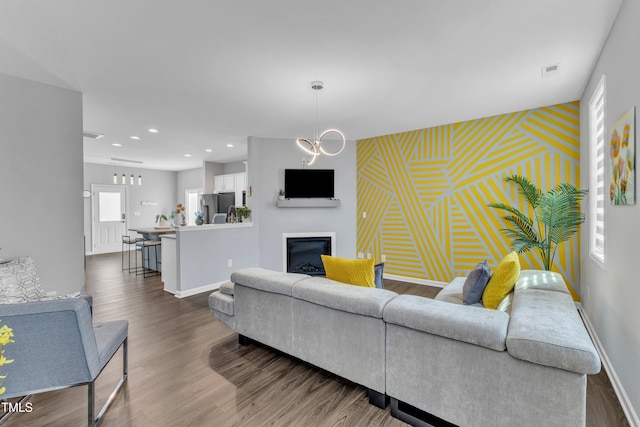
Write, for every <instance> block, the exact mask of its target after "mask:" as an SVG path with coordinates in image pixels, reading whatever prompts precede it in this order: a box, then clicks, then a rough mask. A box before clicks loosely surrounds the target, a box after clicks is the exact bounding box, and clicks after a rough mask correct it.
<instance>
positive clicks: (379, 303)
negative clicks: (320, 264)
mask: <svg viewBox="0 0 640 427" xmlns="http://www.w3.org/2000/svg"><path fill="white" fill-rule="evenodd" d="M396 296H398V294H397V293H395V292H392V291H388V290H385V289H376V288H365V287H362V286H345V285H344V284H343V283H339V282H336V281H333V280H330V279H325V278H322V277H314V278H310V279H305V280H302V281H300V282H298V283H296V285H295V286H294V287H293V297H294V298H297V299H300V300H304V301H307V302H311V303H314V304H318V305H322V306H325V307H328V308H333V309H335V310H340V311H345V312H347V313H354V314H361V315H364V316H370V317H377V318H382V310H383V309H384V306H385V305H386V304H387V303H388V302H389V301H391V300H392V299H393V298H395V297H396Z"/></svg>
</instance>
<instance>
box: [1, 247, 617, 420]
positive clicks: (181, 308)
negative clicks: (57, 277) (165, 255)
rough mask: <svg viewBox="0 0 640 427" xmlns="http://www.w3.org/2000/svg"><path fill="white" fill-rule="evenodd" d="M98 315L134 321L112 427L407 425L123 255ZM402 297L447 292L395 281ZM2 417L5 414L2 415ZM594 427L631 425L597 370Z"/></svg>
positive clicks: (95, 264) (95, 266) (37, 401)
mask: <svg viewBox="0 0 640 427" xmlns="http://www.w3.org/2000/svg"><path fill="white" fill-rule="evenodd" d="M86 283H87V291H88V292H89V293H91V294H92V295H93V296H94V320H95V321H96V322H101V321H106V320H112V319H128V320H129V380H128V381H127V383H126V385H125V387H124V388H123V390H121V392H120V394H119V395H118V396H117V397H116V399H115V401H114V403H113V405H112V407H111V408H110V409H109V410H108V411H107V413H106V415H105V418H104V421H103V423H102V424H101V425H102V426H104V427H108V426H118V427H121V426H142V427H147V426H266V425H270V426H389V427H392V426H404V425H405V424H404V423H402V422H400V421H398V420H396V419H394V418H392V417H391V415H390V412H389V408H387V409H386V410H381V409H379V408H377V407H374V406H372V405H369V403H368V400H367V396H366V391H365V389H364V388H362V387H360V386H358V385H355V384H352V383H349V382H347V381H345V380H342V379H340V378H337V377H335V376H333V375H331V374H329V373H326V372H324V371H322V370H319V369H317V368H314V367H312V366H309V365H307V364H304V363H302V362H299V361H297V360H294V359H292V358H290V357H288V356H286V355H283V354H280V353H277V352H275V351H273V350H270V349H268V348H265V347H262V346H259V345H250V346H248V347H241V346H239V345H238V343H237V335H236V334H235V333H233V332H232V331H231V330H230V329H229V328H227V327H226V326H225V325H223V324H221V323H220V322H218V321H216V320H215V319H214V318H213V317H212V316H211V314H210V312H209V308H208V300H207V297H208V293H206V294H200V295H196V296H193V297H189V298H184V299H178V298H175V297H173V296H172V295H170V294H168V293H166V292H164V291H163V290H162V283H161V281H160V279H159V277H155V278H147V279H143V278H142V276H135V275H133V274H129V273H127V272H122V271H121V270H120V255H119V254H110V255H97V256H92V257H88V259H87V272H86ZM385 287H387V288H388V289H392V290H394V291H396V292H399V293H413V294H419V295H423V296H427V297H433V296H434V295H435V294H436V293H437V292H438V289H437V288H430V287H427V286H421V285H412V284H407V283H402V282H396V281H385ZM121 357H122V355H121V352H118V353H117V354H116V356H115V358H114V359H113V360H112V361H111V363H110V364H109V365H108V366H107V368H106V369H105V371H104V372H103V373H102V375H101V376H100V377H99V379H98V387H97V392H98V401H97V403H96V406H97V407H98V408H99V407H100V406H101V405H102V402H104V401H105V400H106V399H107V397H108V395H109V393H110V392H111V390H112V388H113V386H114V385H115V383H116V382H117V379H118V377H119V373H120V368H121V361H122V359H121ZM86 396H87V387H84V386H83V387H75V388H73V389H68V390H60V391H54V392H49V393H42V394H39V395H35V396H33V397H32V399H31V403H32V405H33V411H32V412H30V413H22V414H14V415H13V416H12V417H11V418H10V419H9V421H8V422H7V423H5V424H4V426H3V427H5V426H7V427H14V426H20V427H29V426H45V425H46V426H65V427H66V426H84V425H86V408H87V407H86ZM0 413H1V412H0ZM587 418H588V422H587V425H588V426H590V427H591V426H593V427H601V426H627V425H629V424H628V423H627V421H626V419H625V418H624V414H623V412H622V409H621V407H620V405H619V403H618V401H617V399H616V397H615V394H614V393H613V390H612V388H611V384H610V383H609V380H608V378H607V376H606V374H605V373H604V371H603V372H601V373H600V374H599V375H595V376H591V377H590V378H589V381H588V397H587Z"/></svg>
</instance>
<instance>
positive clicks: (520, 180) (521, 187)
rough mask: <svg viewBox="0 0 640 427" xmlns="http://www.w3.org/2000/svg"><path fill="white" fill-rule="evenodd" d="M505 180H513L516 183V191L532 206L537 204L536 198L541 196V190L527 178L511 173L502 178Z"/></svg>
mask: <svg viewBox="0 0 640 427" xmlns="http://www.w3.org/2000/svg"><path fill="white" fill-rule="evenodd" d="M504 180H505V181H506V182H513V183H515V184H516V185H517V187H516V188H517V189H518V193H520V195H522V196H523V197H524V198H525V200H526V201H527V202H529V204H530V205H531V206H533V207H534V208H535V207H536V206H538V200H539V199H540V197H541V196H542V190H540V189H539V188H538V187H536V186H535V185H533V183H532V182H531V181H529V179H528V178H526V177H524V176H521V175H511V176H508V177H506V178H505V179H504Z"/></svg>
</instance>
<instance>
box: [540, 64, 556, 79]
mask: <svg viewBox="0 0 640 427" xmlns="http://www.w3.org/2000/svg"><path fill="white" fill-rule="evenodd" d="M559 73H560V64H553V65H547V66H546V67H542V78H543V79H546V78H549V77H553V76H557V75H558V74H559Z"/></svg>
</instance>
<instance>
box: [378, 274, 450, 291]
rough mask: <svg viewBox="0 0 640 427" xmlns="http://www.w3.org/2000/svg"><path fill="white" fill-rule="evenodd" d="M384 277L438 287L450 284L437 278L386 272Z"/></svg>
mask: <svg viewBox="0 0 640 427" xmlns="http://www.w3.org/2000/svg"><path fill="white" fill-rule="evenodd" d="M383 278H385V279H389V280H397V281H399V282H407V283H414V284H416V285H425V286H435V287H436V288H444V287H445V286H447V285H448V283H446V282H438V281H436V280H427V279H418V278H415V277H407V276H396V275H395V274H384V275H383Z"/></svg>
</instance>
